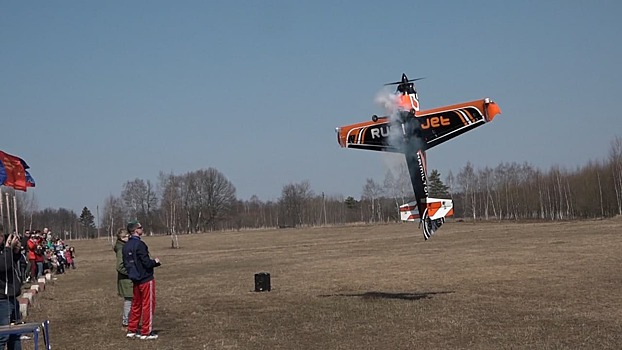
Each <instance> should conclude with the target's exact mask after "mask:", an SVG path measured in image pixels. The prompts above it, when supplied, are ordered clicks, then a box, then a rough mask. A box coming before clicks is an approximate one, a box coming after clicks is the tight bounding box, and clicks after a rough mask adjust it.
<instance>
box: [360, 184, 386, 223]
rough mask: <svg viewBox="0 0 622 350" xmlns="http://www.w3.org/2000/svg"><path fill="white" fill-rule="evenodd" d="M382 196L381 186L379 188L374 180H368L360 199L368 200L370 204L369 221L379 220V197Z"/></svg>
mask: <svg viewBox="0 0 622 350" xmlns="http://www.w3.org/2000/svg"><path fill="white" fill-rule="evenodd" d="M381 195H382V186H380V185H379V184H378V183H377V182H376V181H374V179H372V178H368V179H367V180H366V182H365V185H364V186H363V194H362V199H365V200H369V202H370V209H371V215H370V221H371V222H374V221H379V220H381V219H382V218H381V216H380V215H381V205H380V201H379V199H380V196H381Z"/></svg>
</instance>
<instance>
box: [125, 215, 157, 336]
mask: <svg viewBox="0 0 622 350" xmlns="http://www.w3.org/2000/svg"><path fill="white" fill-rule="evenodd" d="M127 231H128V232H129V233H130V234H131V236H130V239H129V240H128V241H127V243H125V246H123V265H124V266H125V269H126V270H127V275H128V277H129V278H130V279H131V280H132V282H133V284H134V293H133V297H132V308H131V309H130V319H129V322H128V325H127V337H128V338H138V339H143V340H149V339H158V335H157V334H155V333H154V332H153V326H152V320H153V311H154V310H155V300H156V298H155V279H154V277H153V268H154V267H157V266H160V259H158V258H155V259H151V257H149V249H148V248H147V245H146V244H145V242H143V241H142V240H141V239H140V236H142V235H143V227H142V225H141V224H140V223H139V222H138V221H130V222H129V223H128V224H127ZM141 318H142V327H141V329H140V332H138V324H139V323H140V321H141Z"/></svg>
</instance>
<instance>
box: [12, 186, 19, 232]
mask: <svg viewBox="0 0 622 350" xmlns="http://www.w3.org/2000/svg"><path fill="white" fill-rule="evenodd" d="M13 214H14V217H13V218H14V221H13V222H14V223H15V225H14V226H15V234H17V235H19V229H18V228H17V195H15V194H13Z"/></svg>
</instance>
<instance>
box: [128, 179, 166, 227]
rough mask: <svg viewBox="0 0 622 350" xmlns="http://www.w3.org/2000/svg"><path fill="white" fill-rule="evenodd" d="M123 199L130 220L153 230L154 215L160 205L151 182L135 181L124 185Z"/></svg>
mask: <svg viewBox="0 0 622 350" xmlns="http://www.w3.org/2000/svg"><path fill="white" fill-rule="evenodd" d="M121 198H122V199H123V201H124V202H125V205H126V206H127V207H128V209H129V214H130V216H131V217H130V219H137V220H139V221H141V222H142V223H143V224H145V225H146V226H147V227H148V229H149V230H153V229H154V228H153V227H152V224H153V220H152V214H153V211H154V209H156V206H157V204H158V198H157V195H156V192H155V189H154V187H153V186H152V185H151V181H149V180H147V181H144V180H142V179H134V180H132V181H128V182H126V183H125V184H124V185H123V192H121Z"/></svg>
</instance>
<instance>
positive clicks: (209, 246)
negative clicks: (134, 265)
mask: <svg viewBox="0 0 622 350" xmlns="http://www.w3.org/2000/svg"><path fill="white" fill-rule="evenodd" d="M621 233H622V220H620V219H615V220H599V221H580V222H561V223H458V222H452V223H448V224H446V225H445V226H444V227H443V228H442V229H441V230H440V231H439V233H438V234H437V235H435V236H434V237H433V238H432V239H431V240H430V241H427V242H424V241H423V238H422V235H421V233H420V231H419V230H418V229H417V227H416V225H412V224H393V225H379V226H357V227H338V228H324V229H319V228H315V229H285V230H270V231H252V232H235V233H231V232H229V233H210V234H201V235H190V236H181V237H180V239H179V242H180V245H181V249H171V248H170V246H171V241H170V238H169V237H146V238H145V241H146V242H147V244H148V245H149V247H150V249H151V252H152V254H153V255H154V256H158V257H160V259H161V260H162V262H163V265H162V267H160V268H158V269H157V270H156V284H157V306H156V316H155V323H154V326H155V329H156V330H157V331H159V335H160V339H158V340H156V341H151V342H146V341H139V340H127V339H125V338H124V333H123V331H122V330H121V324H120V323H121V321H120V320H121V316H120V314H121V307H122V300H121V299H120V298H118V297H117V296H116V284H115V283H116V280H115V278H116V273H115V271H114V262H115V260H114V254H113V252H112V249H111V247H110V244H109V243H108V242H106V241H104V240H99V241H79V242H71V244H73V245H75V246H76V248H77V254H78V257H77V265H78V269H77V270H74V271H70V273H69V274H66V275H63V276H59V278H58V280H57V281H56V283H55V284H54V285H53V286H51V287H49V288H48V290H46V292H45V293H44V294H42V296H41V297H40V298H39V300H38V305H37V306H36V307H35V308H34V312H32V313H31V315H30V316H29V320H31V321H34V320H41V319H46V318H47V319H49V320H50V322H51V336H52V345H53V348H55V349H128V348H132V349H456V348H476V349H518V348H524V349H550V348H554V349H575V348H598V349H605V348H606V349H619V348H622V336H621V335H620V334H621V332H620V329H621V328H622V327H621V326H622V309H621V308H620V305H621V304H622V294H621V293H620V290H621V289H622V275H621V273H620V266H621V263H622V254H620V252H621V251H622V235H621ZM262 271H265V272H270V274H271V280H272V291H271V292H262V293H256V292H253V291H252V290H253V288H254V282H253V276H254V274H255V273H256V272H262ZM28 346H29V345H28V344H25V346H24V348H25V349H28V348H29V347H28ZM30 348H32V347H30Z"/></svg>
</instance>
